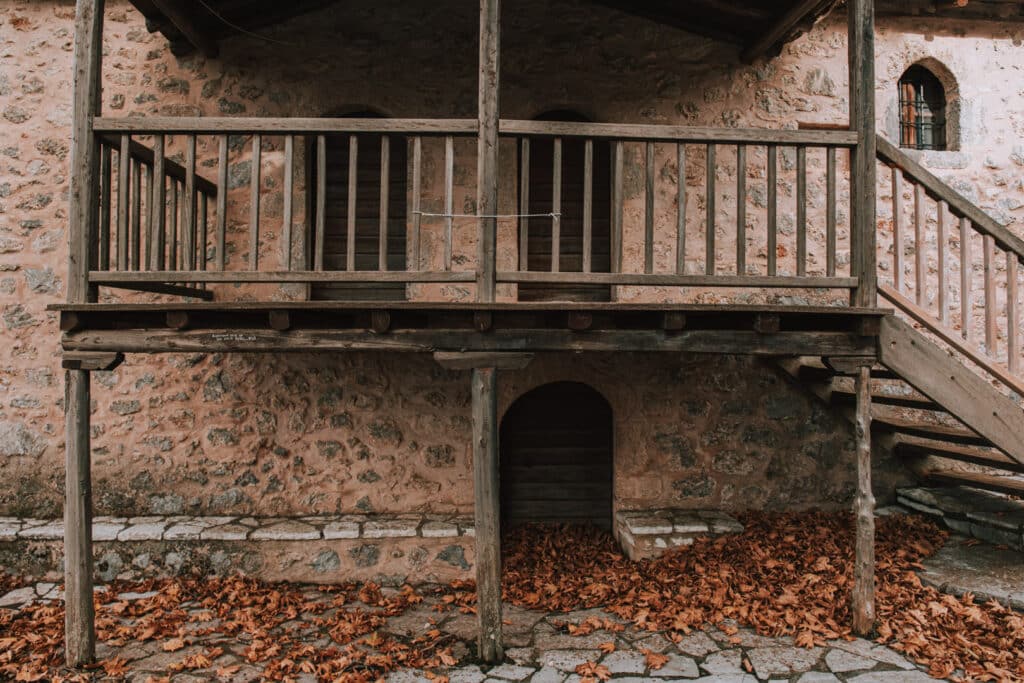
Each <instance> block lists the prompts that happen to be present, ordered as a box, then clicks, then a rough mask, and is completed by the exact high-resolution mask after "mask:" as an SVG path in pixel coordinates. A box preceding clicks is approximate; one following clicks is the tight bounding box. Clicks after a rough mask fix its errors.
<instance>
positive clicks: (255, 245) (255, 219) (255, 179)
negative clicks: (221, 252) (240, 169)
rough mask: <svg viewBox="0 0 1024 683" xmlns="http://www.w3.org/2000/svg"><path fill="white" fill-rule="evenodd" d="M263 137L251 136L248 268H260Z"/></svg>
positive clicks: (257, 134) (258, 135)
mask: <svg viewBox="0 0 1024 683" xmlns="http://www.w3.org/2000/svg"><path fill="white" fill-rule="evenodd" d="M262 155H263V138H262V136H261V135H260V134H259V133H256V134H255V135H253V136H252V183H251V185H250V186H249V270H259V269H260V174H261V171H262V164H263V160H262V158H261V157H262Z"/></svg>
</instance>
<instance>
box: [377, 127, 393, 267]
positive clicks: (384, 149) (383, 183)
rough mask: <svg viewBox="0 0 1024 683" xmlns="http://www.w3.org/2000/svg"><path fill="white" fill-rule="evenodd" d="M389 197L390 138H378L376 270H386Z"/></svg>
mask: <svg viewBox="0 0 1024 683" xmlns="http://www.w3.org/2000/svg"><path fill="white" fill-rule="evenodd" d="M390 195H391V138H389V137H388V136H387V135H382V136H381V138H380V232H379V234H378V238H377V269H378V270H382V271H384V270H387V269H388V203H389V202H390Z"/></svg>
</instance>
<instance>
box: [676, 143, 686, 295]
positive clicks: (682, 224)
mask: <svg viewBox="0 0 1024 683" xmlns="http://www.w3.org/2000/svg"><path fill="white" fill-rule="evenodd" d="M676 168H677V172H676V175H677V176H678V177H677V180H676V274H677V275H685V274H686V145H685V144H683V143H681V142H680V143H678V144H677V145H676Z"/></svg>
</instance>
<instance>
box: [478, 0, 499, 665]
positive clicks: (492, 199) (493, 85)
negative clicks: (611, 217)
mask: <svg viewBox="0 0 1024 683" xmlns="http://www.w3.org/2000/svg"><path fill="white" fill-rule="evenodd" d="M500 36H501V3H500V1H499V0H480V61H479V81H478V123H479V131H478V133H477V202H476V205H477V212H478V213H479V214H480V223H479V229H480V235H479V241H478V245H479V246H478V249H479V253H478V256H477V261H478V263H479V264H480V267H479V271H478V273H477V282H476V286H477V301H494V296H495V280H494V274H495V272H496V271H497V242H498V219H497V218H495V217H494V216H495V215H496V214H497V213H498V118H499V115H500V107H499V100H498V93H499V81H500V71H501V70H500V64H499V61H500V60H499V57H500V47H499V43H500ZM500 650H501V646H500V643H499V645H498V651H500ZM499 659H500V656H499ZM484 661H492V660H490V659H486V658H485V659H484ZM495 661H496V660H495Z"/></svg>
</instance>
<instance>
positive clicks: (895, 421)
mask: <svg viewBox="0 0 1024 683" xmlns="http://www.w3.org/2000/svg"><path fill="white" fill-rule="evenodd" d="M871 426H872V428H873V429H874V430H875V431H885V432H892V433H896V434H900V435H901V437H902V435H908V436H914V437H918V438H922V439H932V440H936V441H948V442H950V443H959V444H965V445H969V446H988V445H989V442H988V439H986V438H985V437H983V436H979V435H978V434H977V433H975V432H972V431H971V430H969V429H962V428H958V427H947V426H945V425H937V424H934V423H932V422H917V421H913V420H905V419H901V418H898V417H892V416H890V415H878V416H875V417H872V419H871Z"/></svg>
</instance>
